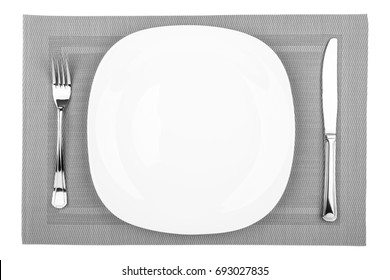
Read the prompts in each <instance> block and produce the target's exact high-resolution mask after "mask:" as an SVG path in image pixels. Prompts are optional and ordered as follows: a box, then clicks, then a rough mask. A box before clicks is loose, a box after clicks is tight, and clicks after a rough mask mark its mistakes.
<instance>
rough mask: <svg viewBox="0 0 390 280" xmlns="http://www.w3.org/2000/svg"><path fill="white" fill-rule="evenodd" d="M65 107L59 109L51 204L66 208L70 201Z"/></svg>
mask: <svg viewBox="0 0 390 280" xmlns="http://www.w3.org/2000/svg"><path fill="white" fill-rule="evenodd" d="M63 112H64V108H58V109H57V151H56V171H55V175H54V190H53V196H52V200H51V204H52V205H53V206H54V207H55V208H64V207H65V206H66V204H67V203H68V198H67V193H66V183H65V172H64V158H63V143H62V116H63Z"/></svg>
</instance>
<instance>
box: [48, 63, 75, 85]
mask: <svg viewBox="0 0 390 280" xmlns="http://www.w3.org/2000/svg"><path fill="white" fill-rule="evenodd" d="M51 75H52V76H51V77H52V83H53V85H55V86H71V84H72V82H71V77H70V71H69V65H68V60H67V59H66V58H65V57H64V56H62V57H61V58H60V59H53V58H51Z"/></svg>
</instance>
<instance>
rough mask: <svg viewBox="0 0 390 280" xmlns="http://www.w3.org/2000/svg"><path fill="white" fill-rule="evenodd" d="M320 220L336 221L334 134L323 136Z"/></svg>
mask: <svg viewBox="0 0 390 280" xmlns="http://www.w3.org/2000/svg"><path fill="white" fill-rule="evenodd" d="M322 218H323V219H324V220H325V221H327V222H334V221H335V220H336V219H337V195H336V134H326V135H325V177H324V202H323V206H322Z"/></svg>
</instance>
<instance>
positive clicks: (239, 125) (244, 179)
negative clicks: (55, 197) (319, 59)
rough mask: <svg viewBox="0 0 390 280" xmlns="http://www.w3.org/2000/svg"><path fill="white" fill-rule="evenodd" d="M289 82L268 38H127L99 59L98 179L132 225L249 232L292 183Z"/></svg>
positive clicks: (94, 108) (201, 32)
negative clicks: (247, 228) (245, 228)
mask: <svg viewBox="0 0 390 280" xmlns="http://www.w3.org/2000/svg"><path fill="white" fill-rule="evenodd" d="M294 138H295V122H294V107H293V100H292V95H291V89H290V84H289V79H288V76H287V74H286V71H285V69H284V67H283V64H282V63H281V61H280V60H279V58H278V56H277V55H276V54H275V53H274V52H273V51H272V50H271V48H269V47H268V46H267V45H266V44H264V43H263V42H262V41H260V40H258V39H256V38H254V37H252V36H249V35H247V34H244V33H241V32H237V31H233V30H228V29H223V28H216V27H206V26H168V27H158V28H152V29H147V30H143V31H139V32H136V33H134V34H131V35H129V36H127V37H125V38H123V39H122V40H120V41H119V42H117V43H116V44H115V45H114V46H113V47H112V48H111V49H110V50H109V51H108V52H107V54H106V55H105V56H104V58H103V59H102V61H101V63H100V65H99V67H98V69H97V71H96V74H95V78H94V81H93V85H92V90H91V96H90V100H89V109H88V154H89V164H90V170H91V175H92V179H93V183H94V185H95V188H96V191H97V193H98V195H99V197H100V198H101V200H102V202H103V203H104V204H105V206H106V207H107V208H108V209H109V210H110V211H111V212H112V213H113V214H114V215H115V216H117V217H118V218H120V219H121V220H123V221H125V222H127V223H130V224H132V225H135V226H138V227H143V228H146V229H151V230H155V231H162V232H169V233H177V234H210V233H221V232H227V231H233V230H237V229H240V228H243V227H247V226H249V225H251V224H253V223H255V222H257V221H259V220H260V219H262V218H263V217H264V216H266V215H267V214H268V213H269V212H270V211H271V210H272V209H273V208H274V206H275V205H276V204H277V202H278V201H279V199H280V197H281V196H282V194H283V192H284V190H285V188H286V184H287V181H288V178H289V174H290V170H291V165H292V160H293V153H294Z"/></svg>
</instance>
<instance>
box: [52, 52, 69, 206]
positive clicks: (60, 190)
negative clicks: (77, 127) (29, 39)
mask: <svg viewBox="0 0 390 280" xmlns="http://www.w3.org/2000/svg"><path fill="white" fill-rule="evenodd" d="M51 72H52V84H53V98H54V103H55V104H56V107H57V152H56V171H55V176H54V190H53V196H52V200H51V204H52V205H53V206H54V207H55V208H64V207H65V206H66V204H67V203H68V197H67V191H66V182H65V170H64V158H63V141H62V140H63V139H62V116H63V113H64V110H65V108H66V106H67V105H68V103H69V100H70V95H71V92H72V90H71V89H72V87H71V85H72V83H71V78H70V72H69V65H68V61H67V59H66V58H65V57H62V58H60V59H58V60H54V59H53V58H52V59H51Z"/></svg>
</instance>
